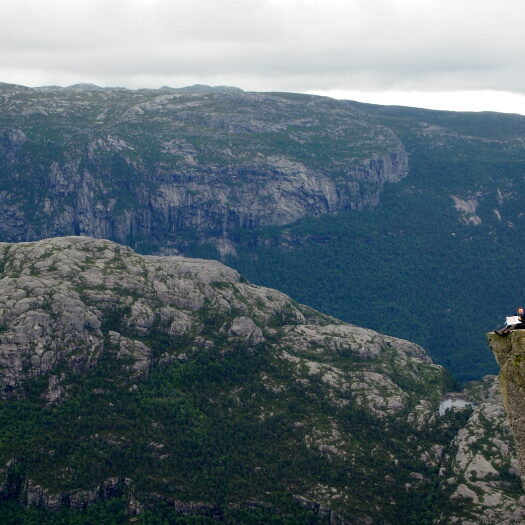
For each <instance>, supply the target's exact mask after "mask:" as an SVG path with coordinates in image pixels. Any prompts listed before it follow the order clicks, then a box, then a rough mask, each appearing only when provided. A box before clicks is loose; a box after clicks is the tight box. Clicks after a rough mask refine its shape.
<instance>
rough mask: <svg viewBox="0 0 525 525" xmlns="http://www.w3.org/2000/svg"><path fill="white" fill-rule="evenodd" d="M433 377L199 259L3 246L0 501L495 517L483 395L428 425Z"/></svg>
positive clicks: (499, 432)
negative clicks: (280, 506)
mask: <svg viewBox="0 0 525 525" xmlns="http://www.w3.org/2000/svg"><path fill="white" fill-rule="evenodd" d="M444 385H445V373H444V370H443V369H442V368H441V367H440V366H438V365H435V364H433V363H432V361H431V360H430V358H429V357H428V356H427V354H426V353H425V351H424V349H422V348H421V347H420V346H418V345H416V344H414V343H411V342H409V341H405V340H401V339H397V338H394V337H389V336H386V335H382V334H379V333H377V332H374V331H372V330H367V329H364V328H360V327H357V326H353V325H350V324H347V323H342V322H340V321H338V320H336V319H334V318H332V317H329V316H327V315H323V314H321V313H319V312H316V311H315V310H312V309H310V308H308V307H306V306H303V305H300V304H298V303H296V302H294V301H293V300H291V299H290V298H289V297H287V296H286V295H284V294H282V293H280V292H278V291H276V290H272V289H268V288H263V287H257V286H254V285H252V284H250V283H248V282H246V280H245V279H243V278H242V277H241V276H240V275H239V274H238V273H237V272H236V271H235V270H232V269H230V268H228V267H226V266H224V265H222V264H220V263H218V262H215V261H209V260H199V259H187V258H183V257H179V256H172V257H158V256H140V255H138V254H136V253H135V252H133V251H132V250H131V249H130V248H126V247H123V246H120V245H118V244H115V243H113V242H110V241H107V240H96V239H91V238H86V237H65V238H53V239H47V240H43V241H40V242H34V243H19V244H7V243H0V386H1V399H0V410H2V421H6V422H7V423H6V424H5V426H4V427H3V428H2V429H0V430H1V433H2V436H3V439H1V440H0V499H14V498H16V499H18V501H20V502H21V503H22V504H25V505H38V506H41V507H44V508H46V509H49V510H56V509H58V508H62V507H73V508H75V509H81V508H83V507H85V506H86V505H89V504H91V503H93V502H94V501H97V500H100V499H105V498H108V497H112V496H113V495H120V494H122V495H125V496H127V497H128V500H129V505H128V507H129V509H128V510H129V512H130V513H137V512H141V510H143V509H146V508H148V505H149V506H151V505H154V504H155V502H159V501H160V502H164V503H166V504H168V505H171V506H172V507H174V508H176V509H177V510H178V511H179V512H180V513H200V512H202V513H205V514H207V515H212V516H214V517H216V518H217V519H221V516H222V515H223V514H224V513H226V511H227V510H228V509H232V508H236V506H237V507H239V505H240V506H242V505H243V504H244V503H245V502H246V501H250V500H259V499H260V500H262V504H263V505H266V506H268V505H271V504H272V501H274V500H273V499H272V494H274V493H281V494H282V493H287V494H289V495H290V497H292V496H295V499H296V501H300V502H301V504H303V505H305V506H306V507H308V508H310V509H312V510H313V511H314V512H316V513H317V514H318V515H319V516H325V517H327V516H330V519H331V520H332V522H333V523H341V524H344V523H362V524H370V525H373V524H375V523H399V522H400V520H402V518H403V517H404V516H405V515H406V513H407V512H410V513H418V512H422V513H424V514H425V515H426V516H428V515H429V513H430V514H431V513H432V512H434V510H433V508H432V506H430V505H427V507H425V508H424V509H422V510H421V509H420V504H421V502H422V501H426V502H429V501H433V500H434V499H436V498H437V499H438V500H439V501H443V502H445V503H446V502H447V501H449V500H450V498H449V496H451V497H452V496H453V497H452V500H453V503H454V505H455V507H454V508H455V509H457V508H460V507H458V505H457V501H456V500H457V499H458V498H462V497H463V498H467V499H468V498H469V497H471V496H472V498H471V499H472V501H471V502H470V506H469V505H467V506H465V507H464V508H463V507H461V508H463V510H461V511H457V512H456V514H454V516H456V517H458V519H459V518H461V519H463V518H465V519H466V517H471V516H477V515H478V517H479V515H480V514H482V513H485V512H488V510H487V508H488V506H489V503H490V502H493V503H494V506H496V507H497V510H495V511H494V512H493V514H490V515H491V516H494V517H495V518H497V519H498V520H501V522H502V523H504V522H505V519H510V517H511V516H514V515H516V516H517V515H518V514H519V513H520V512H521V509H522V501H521V500H520V497H521V492H519V489H518V491H516V487H515V484H513V483H512V479H513V478H512V472H511V470H512V468H515V460H513V459H511V457H512V454H513V452H512V448H511V447H509V448H506V446H507V434H506V429H505V428H503V427H501V426H500V427H498V426H497V425H496V422H497V421H498V414H499V412H498V410H499V411H500V408H499V405H498V402H499V401H498V400H497V399H496V398H494V396H493V389H491V387H490V385H489V384H484V385H481V386H480V387H479V390H480V393H478V394H476V395H472V398H473V399H474V400H476V399H478V398H479V399H478V400H477V401H476V402H477V403H478V406H477V408H476V409H475V411H474V412H473V414H472V415H471V417H470V419H469V421H468V423H467V425H466V426H465V425H464V424H463V423H462V422H461V421H458V420H457V419H456V418H455V417H454V416H453V415H452V416H451V415H448V414H446V415H445V416H442V417H441V416H439V414H438V406H439V403H440V401H441V397H442V393H443V389H444ZM487 392H488V393H487ZM476 396H477V397H476ZM468 410H470V409H468ZM21 414H24V416H25V417H20V415H21ZM463 427H464V428H463ZM461 428H463V430H461ZM458 432H459V433H458ZM456 434H457V435H456ZM454 436H456V437H455V438H454V440H453V442H452V443H451V442H450V440H451V437H454ZM486 436H490V446H489V445H487V446H486V447H485V446H483V447H482V446H480V443H481V442H483V440H484V439H485V438H486ZM505 454H508V455H509V457H507V458H505V457H504V456H505ZM290 458H293V461H290ZM438 469H441V471H440V474H439V481H441V482H442V483H441V485H440V486H438V485H437V484H436V471H437V470H438ZM509 480H510V481H509ZM469 491H471V492H469ZM513 491H514V492H513ZM449 493H450V494H449ZM473 494H474V495H475V498H474V496H473ZM447 498H448V499H447ZM476 498H477V499H476ZM410 502H412V503H410ZM472 505H474V506H475V507H473V506H472ZM473 508H474V509H475V510H472V509H473ZM436 518H438V516H436ZM480 523H482V521H480Z"/></svg>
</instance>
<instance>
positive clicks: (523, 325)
mask: <svg viewBox="0 0 525 525" xmlns="http://www.w3.org/2000/svg"><path fill="white" fill-rule="evenodd" d="M516 321H518V322H516ZM523 329H525V313H524V311H523V306H518V309H517V313H516V315H515V316H513V317H507V326H505V328H503V329H502V330H494V332H495V333H496V334H498V335H509V334H510V331H511V330H523Z"/></svg>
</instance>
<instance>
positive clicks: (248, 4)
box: [0, 0, 525, 94]
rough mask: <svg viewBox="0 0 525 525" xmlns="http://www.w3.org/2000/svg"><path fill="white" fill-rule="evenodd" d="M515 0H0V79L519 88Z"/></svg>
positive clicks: (522, 18) (519, 22)
mask: <svg viewBox="0 0 525 525" xmlns="http://www.w3.org/2000/svg"><path fill="white" fill-rule="evenodd" d="M524 27H525V3H524V2H523V0H498V1H496V0H481V1H480V0H476V1H474V0H440V1H435V0H191V1H190V0H74V1H71V0H2V2H1V3H0V56H1V60H0V80H3V81H6V82H18V83H22V84H27V85H41V84H62V85H64V84H70V83H75V82H95V83H99V84H102V85H122V86H128V87H158V86H161V85H166V84H167V85H173V86H180V85H185V84H192V83H210V84H229V85H238V86H239V87H243V88H245V89H254V90H283V91H322V90H354V91H361V92H366V91H388V90H390V91H406V90H417V91H423V92H424V91H429V92H436V91H454V90H463V91H466V90H481V89H485V90H495V91H510V92H514V93H522V94H523V93H525V68H523V43H522V42H523V36H522V35H523V32H524Z"/></svg>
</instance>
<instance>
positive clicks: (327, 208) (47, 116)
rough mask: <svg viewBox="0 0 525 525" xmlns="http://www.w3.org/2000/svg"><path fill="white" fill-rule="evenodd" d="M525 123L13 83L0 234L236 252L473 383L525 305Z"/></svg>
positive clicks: (1, 157) (1, 99)
mask: <svg viewBox="0 0 525 525" xmlns="http://www.w3.org/2000/svg"><path fill="white" fill-rule="evenodd" d="M524 145H525V117H521V116H518V115H504V114H496V113H479V114H471V113H455V112H443V111H430V110H420V109H414V108H402V107H385V106H374V105H367V104H360V103H356V102H351V101H336V100H333V99H329V98H325V97H316V96H310V95H300V94H290V93H250V92H243V91H242V90H239V89H236V88H230V87H217V88H211V87H208V86H193V87H189V88H182V89H172V88H167V87H165V88H161V89H159V90H146V89H144V90H128V89H124V88H99V87H97V86H93V85H76V86H71V87H69V88H59V87H53V86H50V87H41V88H26V87H23V86H16V85H11V84H0V240H3V241H6V242H20V241H34V240H38V239H42V238H46V237H54V236H61V235H87V236H92V237H97V238H108V239H112V240H115V241H118V242H120V243H124V244H127V245H129V246H131V247H132V248H134V249H136V250H138V251H139V252H141V253H150V254H154V253H156V254H174V253H180V254H186V255H191V256H200V257H206V258H216V259H220V260H223V261H226V262H227V263H228V264H229V265H230V266H233V267H235V268H237V269H238V270H239V271H241V273H242V274H243V275H245V276H246V277H247V278H249V279H250V280H251V281H252V282H254V283H257V284H262V285H267V286H272V287H276V288H278V289H280V290H282V291H284V292H286V293H288V294H290V295H291V296H293V297H294V298H295V299H297V300H299V301H300V302H302V303H305V304H308V305H310V306H312V307H315V308H318V309H321V310H322V311H324V312H327V313H329V314H332V315H335V316H337V317H339V318H341V319H343V320H345V321H348V322H352V323H355V324H359V325H362V326H367V327H369V328H372V329H375V330H379V331H382V332H386V333H389V334H392V335H394V336H398V337H404V338H408V339H410V340H413V341H415V342H417V343H419V344H422V345H424V346H425V347H426V348H428V349H429V351H430V353H431V355H432V356H433V358H434V359H436V361H437V362H439V363H441V364H443V365H445V366H447V368H449V370H451V372H452V373H453V374H454V376H455V377H457V378H458V379H459V380H460V381H462V382H464V381H468V380H472V379H479V378H480V377H482V376H483V375H485V374H487V373H492V372H495V370H496V367H495V363H494V360H493V357H492V355H491V353H490V352H489V351H488V349H487V348H486V344H485V341H484V339H483V337H482V335H481V334H482V333H484V332H485V331H486V330H488V329H492V328H494V327H496V326H498V325H500V324H502V320H503V318H504V315H505V314H510V313H512V310H513V309H514V307H515V306H517V305H518V304H519V303H520V302H521V301H522V300H523V299H522V297H521V295H520V291H519V289H517V287H516V286H515V284H514V282H513V281H514V279H515V278H516V272H517V271H519V270H517V268H519V267H520V262H519V261H520V259H521V254H522V253H521V248H520V246H521V241H522V232H521V229H520V228H519V225H520V220H521V218H522V216H523V205H522V203H523V198H524V194H523V190H522V186H523V178H524V174H525V162H524V148H525V146H524Z"/></svg>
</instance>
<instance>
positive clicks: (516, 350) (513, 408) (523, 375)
mask: <svg viewBox="0 0 525 525" xmlns="http://www.w3.org/2000/svg"><path fill="white" fill-rule="evenodd" d="M487 338H488V341H489V344H490V348H491V349H492V351H493V352H494V356H495V357H496V361H497V362H498V365H499V366H500V373H499V381H500V385H501V392H502V395H503V404H504V406H505V412H506V413H507V417H508V419H509V422H510V426H511V428H512V434H513V436H514V442H515V443H516V449H517V452H518V459H519V462H520V467H521V476H522V479H523V480H524V482H525V331H524V330H513V331H511V332H510V334H509V335H508V336H506V337H502V336H500V335H498V334H496V333H494V332H490V333H488V334H487Z"/></svg>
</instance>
